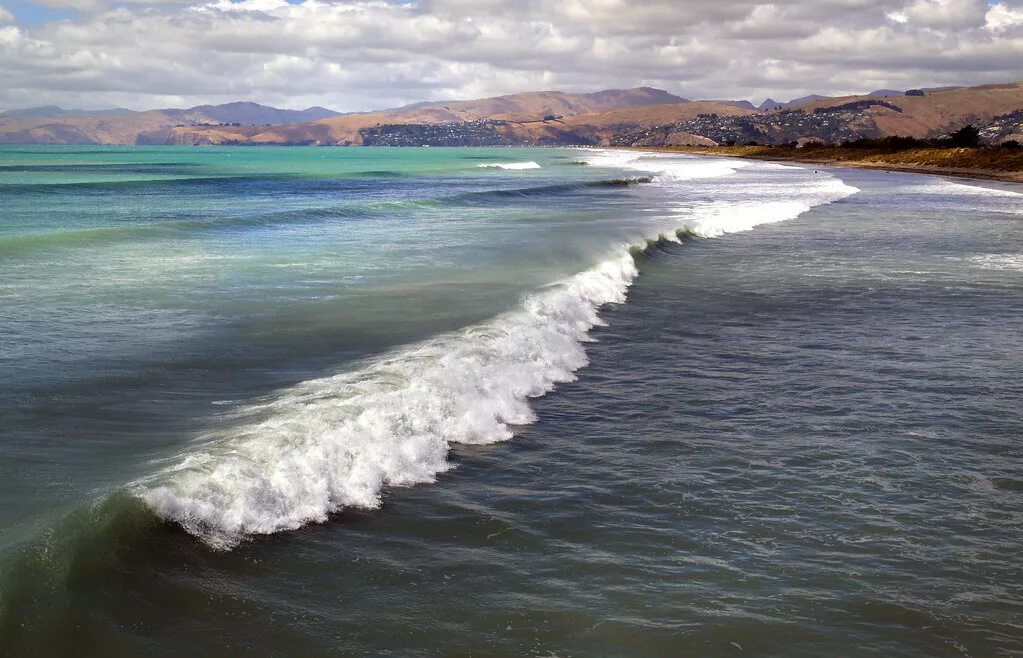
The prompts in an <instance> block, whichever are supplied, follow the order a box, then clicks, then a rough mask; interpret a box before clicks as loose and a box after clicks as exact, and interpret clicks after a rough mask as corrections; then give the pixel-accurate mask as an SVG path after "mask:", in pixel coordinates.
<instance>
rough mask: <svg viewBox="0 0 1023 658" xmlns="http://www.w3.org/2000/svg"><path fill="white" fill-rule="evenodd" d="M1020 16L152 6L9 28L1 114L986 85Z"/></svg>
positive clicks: (555, 5)
mask: <svg viewBox="0 0 1023 658" xmlns="http://www.w3.org/2000/svg"><path fill="white" fill-rule="evenodd" d="M47 1H48V2H63V3H65V4H67V3H81V4H83V6H93V5H92V3H94V2H99V0H47ZM1021 12H1023V9H1021V8H1019V7H1018V6H1017V5H1016V4H1012V5H1010V4H1008V3H1007V2H1003V3H1002V4H996V5H993V6H992V7H990V8H988V6H987V4H986V3H985V2H983V0H979V1H974V0H775V1H774V2H770V3H769V2H757V1H755V0H735V1H725V0H689V1H688V2H686V3H684V4H683V3H680V2H678V1H677V0H647V1H646V2H644V3H641V4H640V3H631V2H628V1H627V0H522V1H521V2H515V3H512V2H500V1H497V0H472V1H470V0H420V1H419V2H417V3H412V2H405V3H401V4H399V3H395V2H383V1H382V0H306V1H305V2H303V3H301V4H288V3H287V2H285V1H284V0H236V1H235V2H231V1H230V0H209V1H208V2H205V3H202V4H174V3H168V2H161V3H150V1H149V0H143V1H142V2H133V3H132V4H130V5H127V6H121V7H118V8H112V9H98V10H94V11H92V13H82V14H80V15H79V17H78V18H77V19H75V20H73V21H61V22H55V23H50V24H44V25H41V26H37V27H33V28H21V29H17V28H0V109H3V108H10V107H19V106H26V105H39V104H43V103H55V104H59V105H65V106H70V107H102V106H126V107H134V108H150V107H167V106H169V105H178V106H180V105H193V104H199V103H205V102H224V101H228V100H239V99H241V100H258V101H261V102H267V103H271V104H275V105H278V106H285V107H304V106H308V105H314V104H315V105H325V106H327V107H333V108H336V109H339V110H362V109H372V108H379V107H387V106H393V105H399V104H404V103H408V102H413V101H417V100H423V99H450V98H469V97H478V96H484V95H496V94H502V93H513V92H516V91H523V90H529V89H550V88H558V89H563V90H587V91H590V90H595V89H600V88H608V87H625V86H635V85H650V86H657V87H662V88H666V89H668V90H670V91H673V92H675V93H680V94H682V95H684V96H687V97H690V98H701V97H702V98H708V97H717V98H724V97H732V98H743V97H753V98H754V99H757V98H763V97H766V96H774V97H782V98H786V97H792V96H799V95H803V94H807V93H851V92H863V91H870V90H872V89H874V88H880V87H893V88H906V87H915V86H935V85H941V84H982V83H985V82H996V81H1003V80H1010V79H1017V78H1023V70H1021V67H1020V62H1023V34H1020V32H1021V30H1020V29H1017V28H1019V25H1020V14H1021ZM470 16H471V18H470ZM2 20H3V15H2V14H0V22H2ZM765 62H769V63H766V64H765Z"/></svg>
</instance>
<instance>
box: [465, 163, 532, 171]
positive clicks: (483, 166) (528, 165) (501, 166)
mask: <svg viewBox="0 0 1023 658" xmlns="http://www.w3.org/2000/svg"><path fill="white" fill-rule="evenodd" d="M476 166H477V167H479V168H480V169H509V170H515V171H517V170H521V169H540V164H539V163H536V162H487V163H484V164H478V165H476Z"/></svg>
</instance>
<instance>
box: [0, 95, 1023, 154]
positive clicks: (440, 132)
mask: <svg viewBox="0 0 1023 658" xmlns="http://www.w3.org/2000/svg"><path fill="white" fill-rule="evenodd" d="M895 93H897V92H895V91H894V90H879V91H877V92H874V93H872V94H867V95H861V96H843V97H822V96H809V97H804V98H802V99H796V100H795V101H790V103H784V104H783V103H777V104H776V105H778V106H779V109H773V110H766V111H765V110H760V109H758V108H754V107H753V106H752V105H751V104H749V103H748V102H745V101H733V100H720V101H716V100H711V101H688V100H686V99H684V98H680V97H678V96H674V95H672V94H670V93H668V92H666V91H663V90H659V89H653V88H650V87H638V88H635V89H612V90H606V91H600V92H595V93H589V94H576V93H565V92H560V91H540V92H526V93H522V94H512V95H508V96H496V97H492V98H483V99H476V100H466V101H433V102H423V103H415V104H413V105H406V106H404V107H400V108H395V109H391V110H382V111H378V112H363V113H353V114H343V115H341V114H337V113H335V112H332V111H330V110H326V109H324V108H309V109H307V110H301V111H299V110H281V109H277V108H272V107H267V106H263V105H258V104H256V103H228V104H225V105H212V106H211V105H203V106H197V107H194V108H189V109H182V110H178V109H165V110H153V111H150V112H130V113H128V114H116V115H115V114H101V115H95V114H94V115H78V114H73V115H58V116H52V115H51V116H35V115H34V114H33V113H32V112H29V115H30V116H24V115H21V116H18V115H15V116H0V142H8V143H11V142H13V143H35V144H43V143H52V144H181V145H209V144H250V145H285V144H291V145H342V146H347V145H388V146H420V145H457V146H470V145H478V146H486V145H530V144H542V145H558V144H610V145H621V146H661V145H679V146H684V145H712V144H729V143H733V144H746V143H750V142H755V143H760V144H784V143H788V142H796V141H799V142H803V141H807V140H817V141H822V142H829V143H839V142H843V141H847V140H855V139H862V138H877V137H884V136H889V135H900V136H909V137H916V138H927V137H936V136H940V135H942V134H946V133H949V132H951V131H954V130H957V129H958V128H961V127H962V126H964V125H966V124H969V123H972V124H975V125H977V126H978V127H980V128H981V129H982V130H981V137H982V139H983V140H984V141H985V142H986V143H997V142H1000V141H1004V140H1007V139H1012V138H1015V137H1018V136H1019V135H1020V134H1023V125H1020V121H1019V117H1021V116H1023V82H1013V83H1007V84H996V85H983V86H979V87H961V88H944V89H938V90H934V89H923V90H912V91H910V92H905V93H904V95H901V96H895V95H892V94H895ZM906 94H908V95H906ZM793 103H794V104H793ZM58 109H59V108H58ZM1014 136H1015V137H1014Z"/></svg>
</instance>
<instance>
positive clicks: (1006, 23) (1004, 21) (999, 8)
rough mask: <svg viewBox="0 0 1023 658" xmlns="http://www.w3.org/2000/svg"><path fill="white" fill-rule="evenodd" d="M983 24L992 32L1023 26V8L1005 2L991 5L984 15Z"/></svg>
mask: <svg viewBox="0 0 1023 658" xmlns="http://www.w3.org/2000/svg"><path fill="white" fill-rule="evenodd" d="M985 26H986V27H987V29H989V30H991V31H992V32H1005V31H1006V30H1010V29H1012V28H1016V27H1021V26H1023V8H1019V9H1014V8H1012V7H1010V6H1008V5H1007V4H1005V3H999V4H997V5H991V8H990V9H988V11H987V15H986V17H985Z"/></svg>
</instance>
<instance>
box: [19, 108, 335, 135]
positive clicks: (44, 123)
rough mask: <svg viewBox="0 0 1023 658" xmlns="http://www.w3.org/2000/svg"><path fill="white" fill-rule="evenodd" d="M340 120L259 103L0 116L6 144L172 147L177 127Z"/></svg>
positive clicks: (321, 110) (323, 112) (49, 110)
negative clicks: (138, 110) (162, 145)
mask: <svg viewBox="0 0 1023 658" xmlns="http://www.w3.org/2000/svg"><path fill="white" fill-rule="evenodd" d="M333 116H339V113H338V112H334V111H333V110H328V109H326V108H322V107H311V108H308V109H305V110H283V109H279V108H276V107H269V106H267V105H259V104H258V103H246V102H237V103H226V104H223V105H199V106H196V107H191V108H187V109H178V108H169V109H163V110H150V111H146V112H135V111H132V110H125V109H113V110H95V111H90V110H65V109H63V108H60V107H57V106H53V105H50V106H43V107H35V108H28V109H25V110H9V111H7V112H3V113H0V143H8V144H166V143H167V140H168V138H169V136H170V134H171V131H172V130H173V128H174V127H175V126H179V125H197V124H225V123H226V124H231V123H238V124H244V125H260V126H264V127H265V126H266V125H267V124H269V125H278V124H287V123H297V122H303V121H313V120H317V119H324V118H327V117H333Z"/></svg>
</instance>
